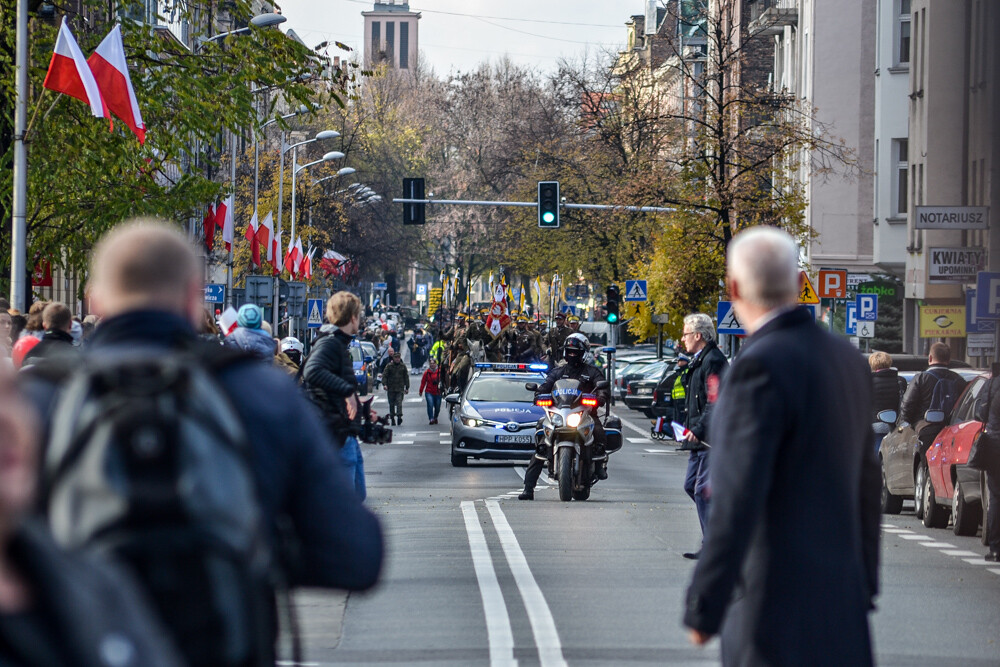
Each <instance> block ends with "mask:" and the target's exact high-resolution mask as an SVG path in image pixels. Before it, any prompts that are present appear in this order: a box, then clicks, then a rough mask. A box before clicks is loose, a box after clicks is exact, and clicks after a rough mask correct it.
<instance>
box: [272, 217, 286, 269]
mask: <svg viewBox="0 0 1000 667" xmlns="http://www.w3.org/2000/svg"><path fill="white" fill-rule="evenodd" d="M282 247H283V246H282V245H281V229H280V228H279V229H278V233H277V234H275V235H274V239H272V241H271V250H272V252H273V253H274V259H272V260H271V267H272V269H273V274H274V275H275V276H280V275H281V267H282V266H283V265H284V261H283V260H282V259H281V249H282Z"/></svg>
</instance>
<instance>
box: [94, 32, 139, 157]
mask: <svg viewBox="0 0 1000 667" xmlns="http://www.w3.org/2000/svg"><path fill="white" fill-rule="evenodd" d="M87 64H88V65H90V70H91V71H92V72H93V73H94V79H95V80H96V81H97V87H98V89H99V90H100V94H101V97H102V98H103V100H104V104H105V106H106V107H107V109H108V110H109V111H111V113H113V114H114V115H116V116H118V118H120V119H121V121H122V122H123V123H125V125H126V126H127V127H128V129H130V130H132V132H134V133H135V136H137V137H139V143H140V144H143V143H145V142H146V126H145V125H144V124H143V122H142V114H141V113H139V103H138V102H137V101H136V99H135V89H134V88H132V79H131V78H129V75H128V63H127V62H126V61H125V45H124V44H123V43H122V31H121V26H118V25H116V26H115V27H114V28H112V30H111V32H109V33H108V35H107V37H105V38H104V39H103V40H102V41H101V43H100V44H98V45H97V49H96V50H95V51H94V52H93V53H92V54H90V57H89V58H87Z"/></svg>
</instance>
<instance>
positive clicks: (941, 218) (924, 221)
mask: <svg viewBox="0 0 1000 667" xmlns="http://www.w3.org/2000/svg"><path fill="white" fill-rule="evenodd" d="M914 215H916V216H917V217H916V221H915V222H914V227H915V228H916V229H988V228H989V226H990V209H989V207H988V206H917V207H916V211H915V213H914Z"/></svg>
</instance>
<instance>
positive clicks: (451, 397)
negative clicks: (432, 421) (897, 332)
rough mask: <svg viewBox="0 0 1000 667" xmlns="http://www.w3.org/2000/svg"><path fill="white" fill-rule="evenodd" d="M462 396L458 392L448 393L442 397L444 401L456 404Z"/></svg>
mask: <svg viewBox="0 0 1000 667" xmlns="http://www.w3.org/2000/svg"><path fill="white" fill-rule="evenodd" d="M461 399H462V397H461V396H460V395H459V394H448V395H447V396H445V397H444V402H445V403H451V404H452V405H458V404H459V402H460V401H461Z"/></svg>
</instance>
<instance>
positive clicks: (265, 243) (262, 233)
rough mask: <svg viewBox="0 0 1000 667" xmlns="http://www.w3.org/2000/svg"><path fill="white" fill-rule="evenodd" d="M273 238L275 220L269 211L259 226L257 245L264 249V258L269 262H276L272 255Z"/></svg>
mask: <svg viewBox="0 0 1000 667" xmlns="http://www.w3.org/2000/svg"><path fill="white" fill-rule="evenodd" d="M272 236H274V220H273V219H272V218H271V212H270V211H268V213H267V216H266V217H265V218H264V220H263V222H261V223H260V224H259V225H257V243H259V244H260V247H261V248H263V249H264V251H263V252H264V255H263V256H262V258H263V259H264V260H265V261H267V262H270V261H273V260H274V255H273V254H272V251H273V250H274V248H273V246H272V245H271V237H272Z"/></svg>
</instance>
